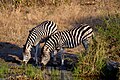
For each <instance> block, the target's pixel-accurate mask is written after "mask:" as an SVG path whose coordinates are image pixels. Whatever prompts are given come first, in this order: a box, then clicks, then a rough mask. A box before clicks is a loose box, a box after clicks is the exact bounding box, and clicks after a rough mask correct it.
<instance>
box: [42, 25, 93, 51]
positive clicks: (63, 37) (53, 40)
mask: <svg viewBox="0 0 120 80" xmlns="http://www.w3.org/2000/svg"><path fill="white" fill-rule="evenodd" d="M92 35H93V29H92V28H91V27H90V26H89V25H87V24H85V25H81V26H79V27H74V28H72V29H69V30H65V31H61V32H57V33H55V34H54V35H52V36H51V37H50V38H49V39H48V40H47V42H46V43H45V45H44V46H45V47H48V48H49V51H53V50H54V49H56V48H57V47H63V48H74V47H76V46H78V45H80V44H81V43H82V42H83V41H84V40H87V39H88V38H89V37H91V36H92Z"/></svg>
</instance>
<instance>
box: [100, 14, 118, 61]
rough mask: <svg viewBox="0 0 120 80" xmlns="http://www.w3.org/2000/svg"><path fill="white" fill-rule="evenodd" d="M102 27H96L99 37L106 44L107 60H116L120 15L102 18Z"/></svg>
mask: <svg viewBox="0 0 120 80" xmlns="http://www.w3.org/2000/svg"><path fill="white" fill-rule="evenodd" d="M103 22H104V24H105V26H104V27H98V32H99V35H100V36H101V37H102V39H103V40H105V41H106V43H107V54H108V56H110V57H108V58H111V59H114V60H118V58H117V57H118V56H120V55H119V53H120V31H119V30H120V15H119V14H118V13H116V14H115V15H110V14H108V16H107V17H106V18H103Z"/></svg>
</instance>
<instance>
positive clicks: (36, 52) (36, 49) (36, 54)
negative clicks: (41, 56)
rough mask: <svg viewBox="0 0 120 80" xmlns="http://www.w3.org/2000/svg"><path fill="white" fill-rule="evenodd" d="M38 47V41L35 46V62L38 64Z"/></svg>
mask: <svg viewBox="0 0 120 80" xmlns="http://www.w3.org/2000/svg"><path fill="white" fill-rule="evenodd" d="M39 48H40V44H39V43H38V44H37V45H36V47H35V64H38V51H39Z"/></svg>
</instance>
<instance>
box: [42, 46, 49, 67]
mask: <svg viewBox="0 0 120 80" xmlns="http://www.w3.org/2000/svg"><path fill="white" fill-rule="evenodd" d="M49 60H50V50H49V48H48V47H45V46H44V49H43V54H42V56H41V63H42V64H44V65H46V64H47V63H48V61H49Z"/></svg>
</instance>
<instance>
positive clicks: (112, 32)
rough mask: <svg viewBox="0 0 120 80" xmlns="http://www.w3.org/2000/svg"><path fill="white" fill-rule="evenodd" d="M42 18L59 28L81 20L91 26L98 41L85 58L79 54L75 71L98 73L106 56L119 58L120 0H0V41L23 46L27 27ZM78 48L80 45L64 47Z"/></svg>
mask: <svg viewBox="0 0 120 80" xmlns="http://www.w3.org/2000/svg"><path fill="white" fill-rule="evenodd" d="M44 20H52V21H54V22H55V23H56V24H57V25H58V29H59V30H66V29H69V28H71V27H74V26H79V25H80V24H89V25H90V26H92V27H93V29H94V32H95V34H96V35H97V36H96V40H97V45H95V46H92V47H91V49H90V53H89V54H88V56H86V57H85V58H83V57H82V55H80V62H79V64H78V65H79V67H78V68H77V69H76V73H78V74H79V73H81V74H82V75H86V74H87V75H94V74H96V73H97V74H99V73H100V70H101V68H102V66H103V65H104V62H105V60H106V59H107V60H108V59H110V60H114V61H118V62H120V58H119V56H120V31H119V30H120V0H0V42H9V43H11V44H16V45H18V46H19V47H21V48H22V45H24V44H25V41H26V39H27V36H28V34H29V30H31V29H32V28H33V27H35V26H36V25H38V24H40V23H41V22H43V21H44ZM0 48H1V47H0ZM80 48H81V49H80ZM81 50H84V48H83V47H82V45H81V46H78V47H77V48H74V49H70V50H67V51H68V52H71V53H80V51H81ZM91 53H92V54H91ZM93 53H95V54H94V57H91V56H93ZM81 65H82V66H81ZM86 66H89V67H86ZM84 67H85V68H84ZM83 68H84V69H83ZM30 69H31V66H30ZM2 70H3V68H2ZM5 71H6V69H5ZM3 72H4V70H3ZM32 72H34V70H33V71H32ZM16 73H17V72H16ZM26 74H29V72H28V73H26ZM76 80H77V79H76Z"/></svg>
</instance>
